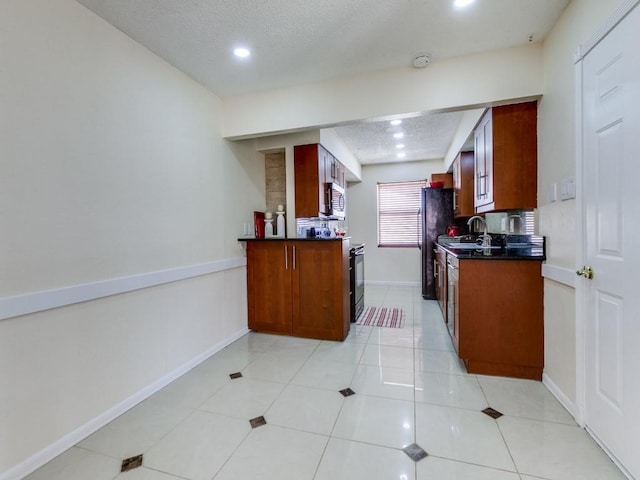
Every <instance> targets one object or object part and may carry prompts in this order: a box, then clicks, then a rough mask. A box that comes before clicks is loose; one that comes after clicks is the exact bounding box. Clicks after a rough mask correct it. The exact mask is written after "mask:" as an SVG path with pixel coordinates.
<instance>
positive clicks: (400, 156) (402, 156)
mask: <svg viewBox="0 0 640 480" xmlns="http://www.w3.org/2000/svg"><path fill="white" fill-rule="evenodd" d="M406 156H407V154H406V153H404V152H400V153H399V154H398V155H397V157H398V158H404V157H406Z"/></svg>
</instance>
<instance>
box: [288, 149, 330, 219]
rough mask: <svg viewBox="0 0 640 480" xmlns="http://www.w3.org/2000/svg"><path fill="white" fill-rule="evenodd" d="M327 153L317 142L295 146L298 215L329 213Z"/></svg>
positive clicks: (313, 215)
mask: <svg viewBox="0 0 640 480" xmlns="http://www.w3.org/2000/svg"><path fill="white" fill-rule="evenodd" d="M327 154H328V152H327V151H326V150H325V149H324V148H323V147H322V145H319V144H315V143H314V144H310V145H296V146H295V147H294V148H293V168H294V184H295V199H296V212H295V216H296V217H317V216H318V214H319V213H322V214H326V213H327V189H326V181H327V180H326V163H327Z"/></svg>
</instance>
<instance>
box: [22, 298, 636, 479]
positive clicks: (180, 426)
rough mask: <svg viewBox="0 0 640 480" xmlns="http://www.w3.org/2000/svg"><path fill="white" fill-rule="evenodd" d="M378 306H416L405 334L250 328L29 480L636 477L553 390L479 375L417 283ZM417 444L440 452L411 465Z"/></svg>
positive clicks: (377, 302) (407, 309)
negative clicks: (254, 423)
mask: <svg viewBox="0 0 640 480" xmlns="http://www.w3.org/2000/svg"><path fill="white" fill-rule="evenodd" d="M365 298H366V299H367V304H368V305H372V306H373V305H385V306H388V307H401V308H403V309H404V310H405V314H406V324H405V326H404V327H403V328H401V329H390V328H379V327H359V326H358V327H356V326H354V325H352V329H351V333H350V334H349V337H348V338H347V339H346V340H345V341H344V342H328V341H318V340H309V339H301V338H292V337H280V336H274V335H264V334H258V333H250V334H248V335H246V336H244V337H243V338H241V339H240V340H238V341H236V342H235V343H233V344H232V345H230V346H229V347H227V348H225V349H224V350H223V351H221V352H219V353H217V354H216V355H214V356H213V357H211V358H210V359H208V360H207V361H206V362H204V363H202V364H201V365H199V366H198V367H196V368H195V369H193V370H192V371H191V372H189V373H187V374H186V375H184V376H183V377H181V378H180V379H178V380H176V381H175V382H173V383H172V384H170V385H168V386H167V387H166V388H164V389H163V390H161V391H160V392H158V393H156V394H155V395H154V396H152V397H151V398H149V399H147V400H145V401H144V402H142V403H141V404H139V405H138V406H136V407H135V408H133V409H131V410H130V411H128V412H127V413H125V414H124V415H122V416H121V417H119V418H117V419H116V420H114V421H113V422H111V423H110V424H109V425H107V426H106V427H104V428H102V429H101V430H99V431H98V432H96V433H94V434H93V435H91V436H90V437H88V438H86V439H85V440H83V441H82V442H80V443H79V444H78V445H77V446H75V447H73V448H71V449H70V450H68V451H67V452H65V453H64V454H62V455H60V456H59V457H57V458H56V459H54V460H53V461H51V462H50V463H48V464H47V465H45V466H44V467H42V468H41V469H39V470H38V471H36V472H35V473H33V474H32V475H30V476H29V477H27V478H28V480H41V479H46V480H102V479H104V480H113V479H117V480H177V479H182V480H184V479H188V480H212V479H214V480H240V479H242V480H249V479H263V480H270V479H273V480H275V479H277V480H288V479H295V480H305V479H309V480H311V479H313V480H340V479H345V480H346V479H349V480H353V479H366V480H377V479H385V480H386V479H394V480H431V479H434V480H536V479H548V480H574V479H579V480H591V479H593V480H596V479H597V480H608V479H623V478H624V477H623V475H622V474H621V473H620V472H619V471H618V470H617V469H616V467H615V466H614V464H613V463H612V462H611V461H610V460H609V458H608V457H607V456H606V455H605V454H604V452H603V451H602V450H601V449H600V448H599V447H598V446H597V445H596V444H595V443H594V442H593V440H592V439H591V438H590V437H589V436H588V435H587V434H586V433H585V432H584V431H583V430H582V429H581V428H579V427H578V426H577V425H576V424H575V423H574V421H573V419H572V417H571V416H570V415H569V414H568V413H567V412H566V411H565V410H564V408H563V407H562V406H561V405H560V404H559V403H558V402H557V401H556V400H555V398H554V397H553V396H552V395H551V394H550V393H549V392H548V391H547V389H546V388H545V387H544V386H543V385H542V384H541V383H539V382H532V381H527V380H514V379H506V378H499V377H488V376H479V375H468V374H466V373H465V370H464V367H463V365H462V364H461V363H460V362H459V361H458V359H457V357H456V355H455V353H454V351H453V348H452V345H451V341H450V339H449V336H448V334H447V330H446V328H445V325H444V322H443V319H442V315H441V313H440V310H439V308H438V305H437V303H436V302H434V301H425V300H423V299H422V297H421V296H420V291H419V290H418V289H416V288H411V287H385V286H367V288H366V297H365ZM234 372H242V374H243V376H242V378H238V379H231V378H229V374H231V373H234ZM345 388H351V389H352V390H353V391H355V392H356V393H355V395H351V396H348V397H343V396H342V395H341V394H340V393H339V390H343V389H345ZM487 407H491V408H494V409H495V410H498V411H499V412H501V413H503V414H504V415H503V416H502V417H500V418H498V419H497V420H494V419H493V418H490V417H489V416H487V415H485V414H484V413H482V410H483V409H485V408H487ZM259 416H264V418H265V420H266V422H267V424H266V425H264V426H260V427H257V428H254V429H252V428H251V426H250V424H249V420H250V419H253V418H255V417H259ZM413 443H417V444H418V445H419V446H420V447H422V448H423V449H424V450H425V451H426V452H427V453H428V456H427V457H426V458H423V459H422V460H420V461H418V462H414V461H413V460H411V459H410V458H409V457H408V456H407V455H406V454H405V452H404V451H403V450H402V449H403V447H405V446H408V445H410V444H413ZM139 454H144V460H143V466H142V467H139V468H137V469H135V470H132V471H129V472H125V473H120V464H121V462H122V460H123V459H124V458H128V457H132V456H135V455H139Z"/></svg>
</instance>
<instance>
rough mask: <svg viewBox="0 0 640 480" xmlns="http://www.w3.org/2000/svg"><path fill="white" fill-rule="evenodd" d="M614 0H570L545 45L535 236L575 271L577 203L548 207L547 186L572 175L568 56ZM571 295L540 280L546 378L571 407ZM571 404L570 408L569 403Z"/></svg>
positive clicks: (560, 266) (556, 263)
mask: <svg viewBox="0 0 640 480" xmlns="http://www.w3.org/2000/svg"><path fill="white" fill-rule="evenodd" d="M617 4H618V1H617V0H573V1H572V2H571V3H570V4H569V6H568V7H567V9H566V10H565V12H564V14H563V15H562V17H561V18H560V19H559V20H558V22H557V23H556V25H555V26H554V28H553V30H552V31H551V33H550V35H549V36H548V37H547V39H546V40H545V42H544V96H543V98H542V101H541V102H540V106H539V109H538V203H539V211H538V212H539V220H540V233H541V234H542V235H545V236H546V237H547V258H548V260H547V264H548V265H549V266H551V267H555V268H556V269H557V270H559V271H560V272H561V273H563V272H564V273H569V274H571V273H572V271H575V268H576V264H575V263H576V258H575V246H576V231H575V224H576V204H575V201H574V200H567V201H564V202H559V201H558V202H554V203H550V201H549V194H548V191H549V190H548V189H549V186H550V184H551V183H554V182H559V181H560V180H561V179H562V178H564V177H570V176H575V128H574V127H575V124H576V119H575V90H574V79H575V76H574V63H573V53H574V50H575V49H576V47H578V45H580V44H581V43H583V42H584V41H586V40H587V39H588V38H589V37H590V36H591V35H592V34H593V33H594V32H595V30H596V29H597V27H598V26H599V25H600V24H601V23H602V22H604V20H605V19H606V18H607V17H608V16H609V15H610V14H611V13H612V12H613V11H614V9H615V7H616V6H617ZM575 322H576V319H575V292H574V289H573V288H571V287H570V286H567V285H564V284H562V283H559V282H556V281H554V280H551V279H547V280H545V369H544V372H545V376H546V377H547V379H548V380H549V381H550V382H552V383H553V385H554V387H555V388H557V389H558V393H559V394H560V395H563V396H564V397H566V399H567V400H568V401H569V402H570V403H572V404H575V401H576V398H575V391H576V388H575V386H576V362H575V351H576V344H575ZM569 406H571V405H569Z"/></svg>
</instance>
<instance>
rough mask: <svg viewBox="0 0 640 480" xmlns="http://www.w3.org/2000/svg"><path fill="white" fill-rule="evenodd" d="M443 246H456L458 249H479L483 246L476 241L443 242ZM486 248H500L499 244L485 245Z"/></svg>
mask: <svg viewBox="0 0 640 480" xmlns="http://www.w3.org/2000/svg"><path fill="white" fill-rule="evenodd" d="M444 246H445V247H449V248H457V249H459V250H476V249H481V248H485V247H483V246H482V245H478V244H477V243H457V242H451V243H445V244H444ZM486 248H501V247H499V246H497V245H496V246H493V245H492V246H491V247H486Z"/></svg>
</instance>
